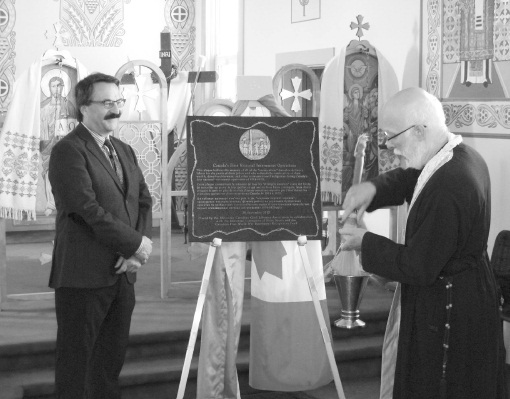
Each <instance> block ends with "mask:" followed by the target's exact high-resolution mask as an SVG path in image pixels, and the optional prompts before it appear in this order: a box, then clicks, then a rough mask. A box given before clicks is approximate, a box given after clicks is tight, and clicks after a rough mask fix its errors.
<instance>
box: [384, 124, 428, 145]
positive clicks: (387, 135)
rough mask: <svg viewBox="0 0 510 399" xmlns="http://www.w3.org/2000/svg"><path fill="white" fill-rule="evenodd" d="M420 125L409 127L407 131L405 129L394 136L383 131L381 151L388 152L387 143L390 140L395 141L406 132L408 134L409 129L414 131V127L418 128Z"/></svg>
mask: <svg viewBox="0 0 510 399" xmlns="http://www.w3.org/2000/svg"><path fill="white" fill-rule="evenodd" d="M416 126H418V125H412V126H409V127H408V128H407V129H404V130H402V131H401V132H398V133H397V134H394V135H393V136H390V135H389V134H388V132H387V131H386V130H381V133H382V134H384V141H383V142H382V144H379V148H380V149H381V150H387V149H388V146H387V145H386V143H387V142H388V141H390V140H393V139H394V138H395V137H398V136H400V135H401V134H404V133H405V132H407V131H408V130H409V129H412V128H413V127H416ZM423 127H427V125H423Z"/></svg>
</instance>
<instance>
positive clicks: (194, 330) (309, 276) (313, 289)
mask: <svg viewBox="0 0 510 399" xmlns="http://www.w3.org/2000/svg"><path fill="white" fill-rule="evenodd" d="M297 244H298V247H299V253H300V255H301V259H302V261H303V267H304V271H305V275H306V280H307V282H308V288H309V289H310V294H311V295H312V301H313V305H314V309H315V313H316V315H317V321H318V323H319V327H320V330H321V333H322V339H323V340H324V345H325V346H326V354H327V356H328V360H329V364H330V367H331V372H332V374H333V380H334V381H335V387H336V391H337V395H338V398H339V399H345V394H344V391H343V387H342V382H341V380H340V375H339V373H338V368H337V365H336V360H335V354H334V352H333V346H332V344H331V337H330V335H329V330H328V327H327V324H326V320H325V318H324V314H323V313H322V308H321V304H320V301H319V293H318V291H317V286H316V284H315V280H314V278H313V272H312V267H311V266H310V260H309V259H308V253H307V251H306V247H305V246H306V244H307V238H306V236H300V237H298V239H297ZM219 246H221V239H219V238H215V239H214V240H213V241H212V242H211V246H210V247H209V253H208V254H207V260H206V263H205V269H204V275H203V277H202V283H201V285H200V292H199V295H198V301H197V308H196V310H195V314H194V316H193V324H192V326H191V332H190V337H189V342H188V347H187V349H186V356H185V358H184V366H183V368H182V373H181V380H180V382H179V389H178V391H177V399H183V398H184V392H185V389H186V383H187V381H188V376H189V370H190V366H191V359H192V357H193V351H194V348H195V343H196V341H197V335H198V328H199V325H200V320H201V318H202V311H203V308H204V302H205V296H206V294H207V288H208V286H209V278H210V275H211V269H212V264H213V260H214V255H215V254H216V249H217V248H218V247H219ZM237 397H238V398H240V392H239V390H238V391H237Z"/></svg>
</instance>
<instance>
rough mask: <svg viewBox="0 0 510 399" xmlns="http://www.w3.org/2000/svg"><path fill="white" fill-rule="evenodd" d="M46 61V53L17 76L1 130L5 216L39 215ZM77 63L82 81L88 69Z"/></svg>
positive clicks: (0, 195)
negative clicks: (43, 78) (38, 202)
mask: <svg viewBox="0 0 510 399" xmlns="http://www.w3.org/2000/svg"><path fill="white" fill-rule="evenodd" d="M43 62H44V56H42V57H41V58H40V59H38V60H37V61H35V62H33V63H32V65H31V66H30V67H29V69H28V70H26V71H25V72H23V73H22V74H21V75H20V76H19V78H18V79H16V81H15V83H14V89H13V98H12V101H11V104H10V105H9V110H8V112H7V116H6V118H5V123H4V125H3V128H2V132H1V133H0V168H1V170H0V217H1V218H6V219H7V218H8V219H15V220H22V219H24V218H25V217H26V219H27V220H35V218H36V211H35V209H36V195H37V183H38V178H39V173H38V167H39V161H40V152H39V142H40V137H41V132H40V111H41V67H42V66H43ZM75 62H76V70H77V75H78V80H80V79H82V78H84V77H85V76H86V74H87V71H86V68H85V67H84V66H83V65H82V64H81V63H80V62H78V60H75Z"/></svg>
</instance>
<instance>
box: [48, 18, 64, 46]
mask: <svg viewBox="0 0 510 399" xmlns="http://www.w3.org/2000/svg"><path fill="white" fill-rule="evenodd" d="M61 29H62V23H61V22H60V21H58V22H55V23H54V24H53V30H54V31H55V33H54V34H53V35H50V34H49V33H48V31H45V32H44V37H45V38H46V39H53V47H55V48H56V49H57V50H59V49H61V48H62V47H64V42H63V40H62V32H61Z"/></svg>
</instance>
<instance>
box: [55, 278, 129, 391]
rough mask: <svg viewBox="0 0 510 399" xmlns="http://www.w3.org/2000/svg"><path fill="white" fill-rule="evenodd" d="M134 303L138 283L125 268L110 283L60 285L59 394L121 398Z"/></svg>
mask: <svg viewBox="0 0 510 399" xmlns="http://www.w3.org/2000/svg"><path fill="white" fill-rule="evenodd" d="M134 306H135V290H134V285H133V284H131V283H129V282H128V281H127V278H126V275H125V273H124V274H122V275H120V276H119V279H118V280H117V282H116V283H115V284H114V285H112V286H110V287H102V288H69V287H61V288H57V289H56V290H55V310H56V317H57V326H58V330H57V349H56V365H55V393H56V397H57V398H59V399H81V398H84V399H103V398H104V399H117V398H120V388H119V383H118V380H119V374H120V371H121V369H122V366H123V364H124V358H125V355H126V350H127V345H128V341H129V328H130V325H131V315H132V314H133V309H134Z"/></svg>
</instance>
